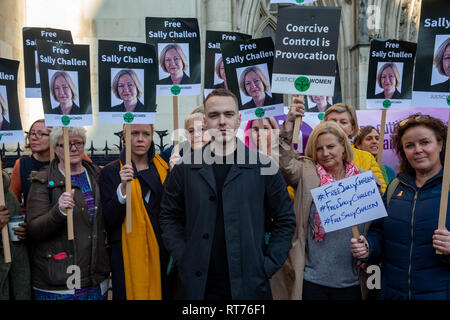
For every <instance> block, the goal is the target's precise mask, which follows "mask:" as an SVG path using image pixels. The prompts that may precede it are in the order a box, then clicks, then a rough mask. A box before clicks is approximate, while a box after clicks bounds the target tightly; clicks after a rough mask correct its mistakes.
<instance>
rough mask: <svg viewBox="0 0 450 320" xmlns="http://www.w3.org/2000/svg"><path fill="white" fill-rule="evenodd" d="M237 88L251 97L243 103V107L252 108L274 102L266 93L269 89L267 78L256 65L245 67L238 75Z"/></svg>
mask: <svg viewBox="0 0 450 320" xmlns="http://www.w3.org/2000/svg"><path fill="white" fill-rule="evenodd" d="M239 89H241V92H242V93H244V94H245V95H246V96H248V97H251V98H252V99H251V100H250V101H249V102H247V103H245V104H244V105H243V106H242V108H243V109H252V108H256V107H262V106H270V105H272V104H274V102H273V98H272V97H271V96H269V94H268V93H267V92H268V91H269V89H270V82H269V78H268V77H267V76H266V75H265V74H264V73H263V72H262V70H261V68H259V67H258V66H251V67H248V68H246V69H245V70H244V71H243V72H242V73H241V76H240V77H239Z"/></svg>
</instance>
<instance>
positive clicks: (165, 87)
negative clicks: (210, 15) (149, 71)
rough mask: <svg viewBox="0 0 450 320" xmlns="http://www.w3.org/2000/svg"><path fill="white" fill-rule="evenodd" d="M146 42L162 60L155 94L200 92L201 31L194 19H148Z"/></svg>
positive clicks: (146, 19)
mask: <svg viewBox="0 0 450 320" xmlns="http://www.w3.org/2000/svg"><path fill="white" fill-rule="evenodd" d="M145 31H146V37H145V38H146V42H147V43H149V44H153V45H154V46H155V48H156V50H157V56H158V59H159V67H158V80H157V85H156V95H158V96H192V95H197V94H200V91H201V65H200V32H199V28H198V21H197V19H195V18H154V17H151V18H150V17H147V18H145Z"/></svg>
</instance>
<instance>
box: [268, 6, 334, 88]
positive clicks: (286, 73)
mask: <svg viewBox="0 0 450 320" xmlns="http://www.w3.org/2000/svg"><path fill="white" fill-rule="evenodd" d="M340 16H341V9H340V8H339V7H304V6H290V7H284V8H279V9H278V25H277V33H276V41H275V57H274V65H273V77H272V91H273V92H277V93H284V94H302V95H318V96H332V95H333V93H334V85H335V76H336V61H337V49H338V38H339V22H340Z"/></svg>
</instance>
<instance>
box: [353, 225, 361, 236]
mask: <svg viewBox="0 0 450 320" xmlns="http://www.w3.org/2000/svg"><path fill="white" fill-rule="evenodd" d="M352 233H353V238H355V239H359V236H360V234H359V230H358V226H352Z"/></svg>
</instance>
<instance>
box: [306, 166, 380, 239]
mask: <svg viewBox="0 0 450 320" xmlns="http://www.w3.org/2000/svg"><path fill="white" fill-rule="evenodd" d="M311 194H312V196H313V200H314V204H315V205H316V208H317V211H318V213H319V216H320V220H321V221H322V225H323V228H324V229H325V232H332V231H336V230H340V229H344V228H347V227H352V226H356V225H358V224H361V223H365V222H368V221H372V220H375V219H379V218H382V217H385V216H387V213H386V209H385V207H384V204H383V200H382V199H381V196H380V192H379V191H378V187H377V185H376V183H375V178H374V176H373V173H372V172H371V171H367V172H364V173H361V174H358V175H355V176H352V177H349V178H345V179H342V180H339V181H336V182H333V183H329V184H326V185H323V186H321V187H318V188H315V189H312V190H311Z"/></svg>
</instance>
